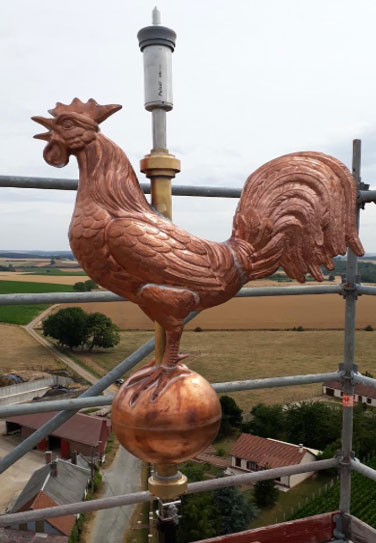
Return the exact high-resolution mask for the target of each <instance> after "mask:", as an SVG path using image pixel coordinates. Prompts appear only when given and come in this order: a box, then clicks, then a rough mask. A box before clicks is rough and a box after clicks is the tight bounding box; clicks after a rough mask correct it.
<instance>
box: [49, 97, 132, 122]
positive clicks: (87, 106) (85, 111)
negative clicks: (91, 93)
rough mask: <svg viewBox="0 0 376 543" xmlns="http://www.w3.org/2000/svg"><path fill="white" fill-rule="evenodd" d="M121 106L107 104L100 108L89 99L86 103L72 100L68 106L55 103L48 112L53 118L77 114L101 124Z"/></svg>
mask: <svg viewBox="0 0 376 543" xmlns="http://www.w3.org/2000/svg"><path fill="white" fill-rule="evenodd" d="M121 107H122V106H120V105H119V104H108V105H106V106H101V105H100V104H98V103H97V102H96V101H95V100H94V99H93V98H90V100H88V101H87V102H86V103H85V102H81V100H80V99H79V98H73V100H72V102H71V103H70V104H62V103H61V102H57V104H56V106H55V107H54V109H50V110H48V112H49V113H51V115H52V116H53V117H57V116H58V115H62V114H63V113H79V114H81V115H85V116H86V117H89V118H90V119H92V120H93V121H95V122H96V123H98V124H99V123H101V122H102V121H104V120H105V119H107V118H108V117H109V116H110V115H112V114H113V113H115V112H116V111H119V109H121Z"/></svg>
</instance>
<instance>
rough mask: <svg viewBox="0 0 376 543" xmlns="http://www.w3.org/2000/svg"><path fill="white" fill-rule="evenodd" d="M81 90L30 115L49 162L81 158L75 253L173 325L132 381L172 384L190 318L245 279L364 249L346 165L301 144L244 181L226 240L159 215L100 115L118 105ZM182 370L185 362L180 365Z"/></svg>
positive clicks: (111, 285) (105, 282)
mask: <svg viewBox="0 0 376 543" xmlns="http://www.w3.org/2000/svg"><path fill="white" fill-rule="evenodd" d="M120 107H121V106H118V105H106V106H101V105H99V104H97V103H96V102H95V100H93V99H90V100H89V101H88V102H86V103H83V102H81V101H80V100H79V99H78V98H75V99H74V100H73V101H72V103H71V104H70V105H64V104H61V103H57V105H56V107H55V108H54V109H53V110H51V111H50V113H51V115H52V117H51V118H44V117H33V120H34V121H36V122H38V123H40V124H42V125H43V126H44V127H46V128H47V129H48V132H47V133H44V134H38V135H36V136H35V137H36V138H39V139H42V140H46V141H47V142H48V144H47V146H46V148H45V150H44V159H45V160H46V162H47V163H48V164H50V165H52V166H57V167H62V166H65V165H66V164H67V163H68V160H69V156H70V155H75V156H76V157H77V160H78V165H79V170H80V179H79V187H78V192H77V199H76V206H75V209H74V213H73V217H72V221H71V224H70V229H69V240H70V245H71V248H72V251H73V253H74V255H75V257H76V258H77V260H78V262H79V263H80V265H81V266H82V268H83V269H84V270H85V271H86V273H87V274H88V275H89V276H90V277H91V278H92V279H93V280H94V281H95V282H96V283H98V284H99V285H101V286H102V287H104V288H107V289H109V290H111V291H112V292H115V293H116V294H119V295H120V296H124V297H126V298H128V299H129V300H130V301H132V302H134V303H136V304H138V305H139V306H140V308H141V309H142V310H143V311H144V312H145V314H146V315H147V316H148V317H149V318H150V319H152V320H153V321H157V322H158V323H159V324H160V325H161V326H162V327H163V328H164V329H165V330H166V350H165V355H164V359H163V363H162V365H161V366H160V367H159V369H158V370H157V371H156V369H155V368H154V367H153V365H151V366H150V367H145V369H144V370H143V372H141V373H142V375H141V378H140V375H138V377H137V378H136V379H135V380H134V382H133V383H132V382H130V383H129V385H130V386H135V387H136V392H135V396H134V400H136V399H137V396H138V394H139V391H140V390H141V389H145V388H146V387H150V386H153V385H155V387H156V388H155V393H154V395H155V396H156V395H158V392H159V390H161V388H163V387H164V386H165V384H166V383H167V381H168V380H169V379H170V378H171V377H172V376H173V372H174V371H175V368H177V367H178V366H182V364H180V362H179V361H180V360H181V358H182V357H181V355H179V343H180V337H181V334H182V331H183V320H184V318H185V317H186V316H187V315H188V314H189V313H190V312H191V311H197V310H202V309H206V308H209V307H213V306H215V305H219V304H222V303H224V302H226V301H227V300H229V299H230V298H232V297H233V296H234V295H235V294H236V293H237V292H238V290H239V289H240V288H241V287H242V286H243V285H244V284H245V283H247V282H248V281H251V280H253V279H259V278H262V277H266V276H268V275H270V274H272V273H274V272H275V271H276V270H277V269H278V268H279V267H280V266H281V267H282V268H283V269H284V270H285V272H286V273H287V275H289V276H290V277H291V278H294V279H297V280H298V281H300V282H304V280H305V274H306V273H310V274H311V275H312V276H313V277H314V278H315V279H316V280H318V281H321V280H322V278H323V276H322V273H321V270H320V265H325V266H326V268H328V269H333V263H332V257H334V256H336V255H338V254H344V253H345V252H346V247H347V246H349V247H350V248H351V249H352V250H353V251H354V253H356V254H357V255H359V256H360V255H362V254H363V248H362V245H361V243H360V241H359V239H358V235H357V230H356V224H355V205H356V187H355V183H354V179H353V177H352V175H351V173H350V172H349V170H348V169H347V168H346V166H344V165H343V164H342V163H341V162H340V161H338V160H337V159H335V158H332V157H330V156H328V155H324V154H321V153H313V152H302V153H293V154H290V155H285V156H282V157H280V158H276V159H275V160H272V161H271V162H268V163H267V164H265V165H263V166H261V167H260V168H259V169H258V170H256V172H254V173H253V174H252V175H251V176H250V177H249V178H248V179H247V181H246V184H245V187H244V189H243V192H242V195H241V198H240V201H239V205H238V208H237V210H236V213H235V217H234V222H233V231H232V235H231V237H230V238H229V239H228V240H227V241H225V242H224V243H216V242H212V241H207V240H203V239H200V238H198V237H196V236H193V235H191V234H189V233H188V232H186V231H184V230H183V229H181V228H179V227H178V226H176V225H175V224H173V223H172V222H171V221H169V220H168V219H166V218H165V217H163V216H162V215H160V214H158V213H157V212H156V211H155V210H154V209H153V208H152V207H151V206H150V205H149V204H148V202H147V200H146V198H145V196H144V194H143V192H142V190H141V187H140V185H139V183H138V181H137V177H136V174H135V172H134V170H133V168H132V166H131V164H130V162H129V160H128V158H127V157H126V155H125V154H124V152H123V151H122V150H121V149H120V148H119V147H118V146H117V145H116V144H115V143H113V142H112V141H110V140H109V139H107V138H106V137H105V136H103V135H102V134H101V133H100V130H99V124H100V123H101V122H102V121H104V120H105V119H106V118H107V117H109V116H110V115H112V114H113V113H115V112H116V111H118V110H119V109H120ZM176 371H177V370H176Z"/></svg>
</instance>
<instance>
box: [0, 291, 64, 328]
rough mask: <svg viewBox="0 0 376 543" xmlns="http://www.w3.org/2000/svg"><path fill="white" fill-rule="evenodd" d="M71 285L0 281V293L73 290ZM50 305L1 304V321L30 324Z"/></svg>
mask: <svg viewBox="0 0 376 543" xmlns="http://www.w3.org/2000/svg"><path fill="white" fill-rule="evenodd" d="M72 290H73V287H72V286H71V285H56V284H53V283H27V282H23V281H0V294H16V293H28V292H30V293H37V292H71V291H72ZM47 307H48V305H45V304H36V305H2V306H0V322H6V323H8V324H21V325H24V324H28V323H29V322H30V321H31V320H33V319H34V318H35V317H36V316H37V315H38V314H39V313H40V312H41V311H43V310H44V309H46V308H47Z"/></svg>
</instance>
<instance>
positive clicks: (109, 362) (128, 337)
mask: <svg viewBox="0 0 376 543" xmlns="http://www.w3.org/2000/svg"><path fill="white" fill-rule="evenodd" d="M151 337H152V333H151V332H145V331H126V332H121V341H120V343H119V345H118V346H117V347H116V348H115V349H112V350H110V351H108V352H92V353H90V355H89V356H90V358H91V360H93V361H94V362H95V364H96V365H101V366H102V367H104V368H105V369H106V370H109V369H111V368H113V367H114V366H115V365H116V364H118V363H119V362H121V361H122V360H123V359H124V358H126V357H127V356H129V355H130V354H131V353H132V352H133V351H134V350H136V349H137V348H138V347H140V346H141V345H142V344H143V343H145V341H147V340H148V339H150V338H151ZM375 346H376V332H365V331H358V332H356V353H355V354H356V362H357V364H358V365H359V368H360V370H361V371H362V372H364V371H366V370H368V371H369V372H371V373H373V374H374V375H376V351H375ZM181 352H184V353H190V356H189V358H187V359H186V361H185V363H186V364H187V365H188V366H189V367H191V368H192V369H194V370H195V371H198V372H199V373H201V374H202V375H204V376H205V377H206V378H207V379H208V380H209V381H210V382H212V383H217V382H223V381H233V380H244V379H256V378H263V377H278V376H283V375H295V374H308V373H318V372H329V371H335V370H336V369H337V368H338V364H339V362H341V361H342V360H343V332H341V331H311V332H291V331H290V332H286V331H283V332H281V331H274V332H272V331H253V330H251V331H222V332H220V331H215V332H200V333H197V332H192V331H186V332H185V333H184V334H183V338H182V342H181ZM75 356H77V357H78V358H81V356H82V355H81V354H80V353H79V351H77V352H76V353H75ZM84 357H87V354H85V355H84ZM143 363H144V362H142V363H141V364H143ZM231 396H233V397H234V399H235V400H236V402H237V403H238V404H239V406H240V407H241V408H242V409H244V410H245V411H249V410H250V409H251V408H252V406H254V405H256V404H257V403H259V402H265V403H268V404H272V403H282V404H285V403H291V402H296V401H302V400H309V399H311V398H318V397H321V385H320V384H314V385H304V386H299V387H281V388H273V389H264V390H254V391H246V392H236V393H233V394H231Z"/></svg>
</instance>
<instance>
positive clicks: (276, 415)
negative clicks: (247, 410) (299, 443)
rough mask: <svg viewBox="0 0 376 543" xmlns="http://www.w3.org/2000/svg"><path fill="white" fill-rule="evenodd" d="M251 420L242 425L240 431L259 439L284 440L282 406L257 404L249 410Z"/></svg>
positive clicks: (284, 422) (284, 429) (284, 427)
mask: <svg viewBox="0 0 376 543" xmlns="http://www.w3.org/2000/svg"><path fill="white" fill-rule="evenodd" d="M251 414H252V420H251V421H250V422H248V423H245V424H243V426H242V431H243V432H246V433H250V434H254V435H256V436H260V437H271V438H273V439H280V440H282V441H283V440H285V439H286V419H285V412H284V410H283V408H282V405H279V404H276V405H265V404H263V403H259V404H257V405H255V407H254V408H253V409H252V410H251Z"/></svg>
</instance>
